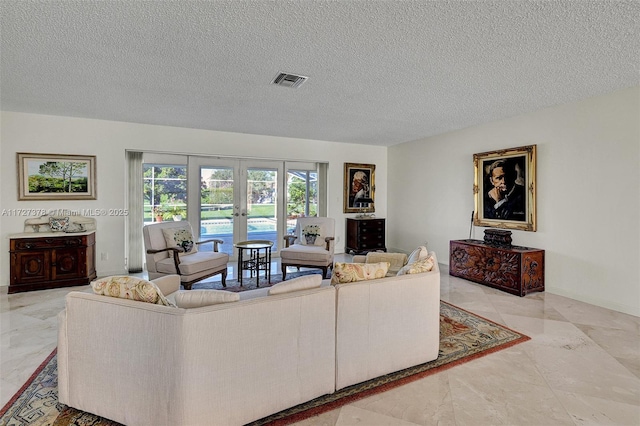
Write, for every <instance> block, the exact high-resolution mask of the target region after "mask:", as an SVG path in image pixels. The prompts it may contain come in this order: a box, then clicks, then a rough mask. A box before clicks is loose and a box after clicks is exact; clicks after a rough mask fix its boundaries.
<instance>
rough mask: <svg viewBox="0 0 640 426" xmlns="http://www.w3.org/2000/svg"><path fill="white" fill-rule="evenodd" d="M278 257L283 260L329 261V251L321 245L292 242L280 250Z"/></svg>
mask: <svg viewBox="0 0 640 426" xmlns="http://www.w3.org/2000/svg"><path fill="white" fill-rule="evenodd" d="M280 258H281V259H282V260H285V261H296V262H308V261H312V262H317V261H326V262H330V261H331V258H332V257H331V253H329V251H327V250H326V249H324V248H323V247H321V246H312V245H302V244H293V245H291V246H289V247H287V248H283V249H281V250H280Z"/></svg>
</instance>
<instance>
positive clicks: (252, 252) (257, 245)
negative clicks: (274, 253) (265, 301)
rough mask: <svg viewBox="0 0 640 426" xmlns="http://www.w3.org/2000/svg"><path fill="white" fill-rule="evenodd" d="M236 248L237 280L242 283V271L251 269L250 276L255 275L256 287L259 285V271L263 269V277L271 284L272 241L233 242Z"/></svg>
mask: <svg viewBox="0 0 640 426" xmlns="http://www.w3.org/2000/svg"><path fill="white" fill-rule="evenodd" d="M234 247H237V248H238V282H239V283H240V285H242V278H243V277H242V275H243V272H244V271H251V274H250V275H251V276H250V278H253V274H254V273H255V275H256V287H260V271H265V278H266V279H267V282H268V283H269V284H271V247H273V241H269V240H249V241H240V242H239V243H235V244H234Z"/></svg>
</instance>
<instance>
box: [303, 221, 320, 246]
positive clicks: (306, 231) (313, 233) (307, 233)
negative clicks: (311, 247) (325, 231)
mask: <svg viewBox="0 0 640 426" xmlns="http://www.w3.org/2000/svg"><path fill="white" fill-rule="evenodd" d="M302 235H304V239H305V240H306V242H307V244H315V242H316V238H317V237H319V236H320V226H318V225H307V226H305V227H304V228H302Z"/></svg>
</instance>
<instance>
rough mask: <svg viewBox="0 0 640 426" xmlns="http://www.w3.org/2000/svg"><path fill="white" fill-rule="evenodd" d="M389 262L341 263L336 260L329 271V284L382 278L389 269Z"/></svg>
mask: <svg viewBox="0 0 640 426" xmlns="http://www.w3.org/2000/svg"><path fill="white" fill-rule="evenodd" d="M390 265H391V264H390V263H389V262H379V263H342V262H336V263H334V265H333V272H332V273H331V284H333V285H335V284H345V283H354V282H358V281H365V280H375V279H377V278H384V277H385V275H387V271H388V270H389V266H390Z"/></svg>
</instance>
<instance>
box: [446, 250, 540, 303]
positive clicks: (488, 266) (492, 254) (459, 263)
mask: <svg viewBox="0 0 640 426" xmlns="http://www.w3.org/2000/svg"><path fill="white" fill-rule="evenodd" d="M449 274H450V275H453V276H456V277H460V278H464V279H467V280H470V281H474V282H477V283H480V284H484V285H487V286H489V287H494V288H497V289H500V290H503V291H506V292H508V293H511V294H515V295H517V296H524V295H525V294H527V293H531V292H534V291H544V250H540V249H536V248H531V247H520V246H509V245H506V246H504V245H495V244H488V243H485V242H484V241H481V240H453V241H450V242H449Z"/></svg>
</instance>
